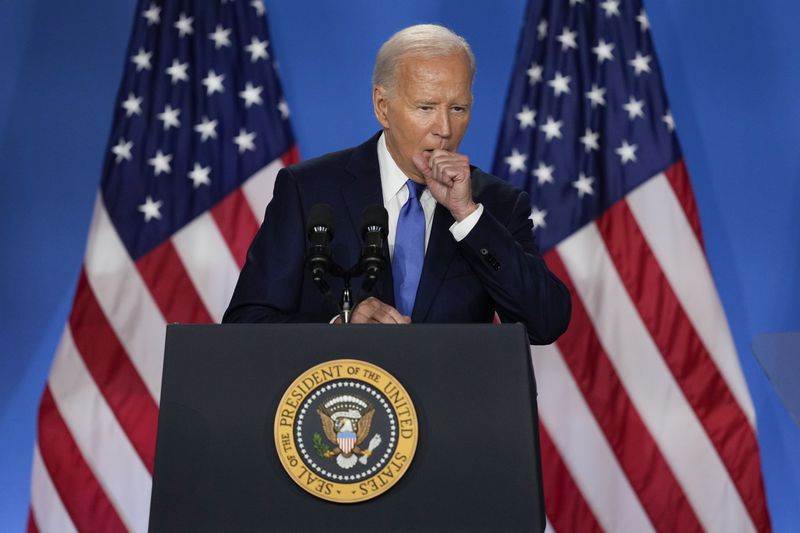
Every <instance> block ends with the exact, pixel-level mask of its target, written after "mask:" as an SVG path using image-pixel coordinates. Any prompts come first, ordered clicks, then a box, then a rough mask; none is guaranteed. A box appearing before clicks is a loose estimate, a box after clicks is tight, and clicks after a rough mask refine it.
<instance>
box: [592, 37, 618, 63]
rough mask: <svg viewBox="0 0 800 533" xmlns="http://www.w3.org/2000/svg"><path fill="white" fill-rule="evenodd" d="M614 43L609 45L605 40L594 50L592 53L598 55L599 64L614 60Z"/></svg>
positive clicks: (601, 40)
mask: <svg viewBox="0 0 800 533" xmlns="http://www.w3.org/2000/svg"><path fill="white" fill-rule="evenodd" d="M614 46H615V45H614V43H607V42H605V41H604V40H603V39H600V41H598V43H597V46H595V47H594V48H592V52H594V53H595V54H597V62H598V63H602V62H603V61H605V60H608V61H613V60H614Z"/></svg>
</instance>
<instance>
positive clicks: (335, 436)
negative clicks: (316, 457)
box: [317, 407, 381, 469]
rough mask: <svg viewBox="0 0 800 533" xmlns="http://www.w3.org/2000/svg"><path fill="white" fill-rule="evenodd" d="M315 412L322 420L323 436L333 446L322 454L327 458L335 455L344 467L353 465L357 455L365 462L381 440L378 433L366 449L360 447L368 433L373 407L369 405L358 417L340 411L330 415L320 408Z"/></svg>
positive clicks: (373, 411)
mask: <svg viewBox="0 0 800 533" xmlns="http://www.w3.org/2000/svg"><path fill="white" fill-rule="evenodd" d="M317 414H318V415H319V417H320V420H321V421H322V430H323V432H324V433H325V437H326V438H327V439H328V441H330V443H331V444H333V445H334V446H335V447H334V448H333V449H332V450H328V451H326V452H325V453H324V456H325V457H327V458H328V459H330V458H332V457H334V456H336V463H337V464H338V465H339V466H340V467H342V468H345V469H348V468H352V467H353V466H355V464H356V461H358V457H357V455H360V456H361V463H362V464H366V462H367V458H369V456H370V455H372V451H373V450H374V449H375V448H376V447H377V446H378V445H379V444H380V442H381V438H380V435H375V436H374V437H372V439H371V440H370V442H369V447H368V448H367V449H363V448H362V447H361V445H362V443H363V442H364V440H365V439H366V438H367V435H369V430H370V427H371V426H372V417H373V416H374V415H375V408H374V407H369V408H368V410H367V411H366V412H364V414H362V415H361V416H360V417H350V416H342V413H336V414H334V415H331V414H329V413H327V412H325V411H324V410H322V409H320V408H317ZM354 414H355V413H354Z"/></svg>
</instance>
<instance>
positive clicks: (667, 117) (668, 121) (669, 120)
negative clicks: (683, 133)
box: [661, 110, 675, 131]
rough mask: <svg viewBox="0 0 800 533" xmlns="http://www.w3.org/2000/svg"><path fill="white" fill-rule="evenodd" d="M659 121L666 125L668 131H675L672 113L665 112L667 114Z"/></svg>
mask: <svg viewBox="0 0 800 533" xmlns="http://www.w3.org/2000/svg"><path fill="white" fill-rule="evenodd" d="M661 120H663V121H664V124H666V125H667V129H668V130H669V131H675V119H674V118H673V117H672V111H670V110H667V114H666V115H664V116H663V117H661Z"/></svg>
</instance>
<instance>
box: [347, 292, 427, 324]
mask: <svg viewBox="0 0 800 533" xmlns="http://www.w3.org/2000/svg"><path fill="white" fill-rule="evenodd" d="M350 321H351V323H352V324H410V323H411V317H407V316H404V315H401V314H400V311H398V310H397V309H395V308H394V307H392V306H391V305H387V304H385V303H383V302H382V301H380V300H378V299H377V298H375V297H374V296H370V297H369V298H367V299H366V300H364V301H363V302H361V303H360V304H358V305H357V306H356V308H355V309H353V314H352V316H351V317H350ZM334 324H341V318H337V319H336V320H335V321H334Z"/></svg>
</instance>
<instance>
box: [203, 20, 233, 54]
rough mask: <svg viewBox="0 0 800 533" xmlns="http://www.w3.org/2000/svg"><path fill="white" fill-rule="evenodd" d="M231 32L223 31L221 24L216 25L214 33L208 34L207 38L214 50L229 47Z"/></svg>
mask: <svg viewBox="0 0 800 533" xmlns="http://www.w3.org/2000/svg"><path fill="white" fill-rule="evenodd" d="M230 36H231V30H230V29H228V30H226V29H224V28H223V27H222V24H217V28H216V29H215V30H214V33H209V34H208V38H209V39H211V40H212V41H214V49H215V50H219V49H220V48H222V47H223V46H230V45H231V39H230Z"/></svg>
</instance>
